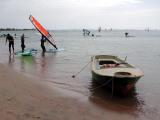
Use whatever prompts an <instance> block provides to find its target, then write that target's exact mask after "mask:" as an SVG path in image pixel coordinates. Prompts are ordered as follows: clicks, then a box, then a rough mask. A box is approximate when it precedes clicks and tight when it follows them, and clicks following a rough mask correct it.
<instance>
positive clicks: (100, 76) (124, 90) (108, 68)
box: [91, 55, 144, 95]
mask: <svg viewBox="0 0 160 120" xmlns="http://www.w3.org/2000/svg"><path fill="white" fill-rule="evenodd" d="M91 60H92V61H91V69H92V79H93V80H94V81H95V82H97V83H100V84H101V85H102V86H106V87H107V88H109V89H112V90H113V91H114V92H118V93H120V94H123V95H127V94H128V93H129V92H130V91H131V90H132V89H133V88H134V86H135V84H136V82H137V81H138V79H139V78H141V77H142V76H143V75H144V74H143V72H142V71H141V70H140V69H138V68H135V67H134V66H132V65H130V64H128V63H127V62H126V61H125V60H121V59H120V58H118V57H117V56H113V55H96V56H93V57H92V58H91Z"/></svg>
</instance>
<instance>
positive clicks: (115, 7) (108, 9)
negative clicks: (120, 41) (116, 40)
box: [0, 0, 160, 29]
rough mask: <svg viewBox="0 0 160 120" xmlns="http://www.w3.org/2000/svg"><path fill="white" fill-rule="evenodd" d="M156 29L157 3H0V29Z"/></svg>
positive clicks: (17, 0) (80, 0) (31, 0)
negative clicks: (37, 23) (35, 21)
mask: <svg viewBox="0 0 160 120" xmlns="http://www.w3.org/2000/svg"><path fill="white" fill-rule="evenodd" d="M30 14H32V15H33V16H35V18H37V19H38V20H39V21H40V22H41V23H42V24H43V25H44V26H45V27H46V28H47V29H81V28H90V29H97V28H98V27H99V26H101V27H102V28H117V29H145V28H147V27H149V28H151V29H160V0H0V15H1V16H0V28H7V27H9V28H33V25H32V24H31V23H30V21H29V19H28V17H29V15H30Z"/></svg>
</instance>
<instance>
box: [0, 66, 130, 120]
mask: <svg viewBox="0 0 160 120" xmlns="http://www.w3.org/2000/svg"><path fill="white" fill-rule="evenodd" d="M0 68H1V69H0V106H1V107H0V116H1V120H85V119H87V120H89V119H90V120H97V119H101V120H102V119H106V118H109V117H111V116H112V118H113V116H114V114H113V113H111V112H109V111H108V112H104V111H103V110H100V109H99V108H98V107H96V106H94V105H93V104H91V103H87V102H84V101H81V100H80V99H79V98H78V97H77V96H76V97H71V96H67V95H65V94H62V93H61V92H59V91H58V89H57V90H56V88H55V89H54V88H50V87H48V86H47V84H45V83H44V82H40V81H38V82H37V81H34V80H32V78H29V77H26V76H24V75H21V74H19V73H17V72H15V71H13V70H11V69H9V68H8V67H7V66H4V65H3V64H0ZM122 118H123V115H122ZM124 118H127V116H126V115H125V116H124ZM117 119H118V118H117Z"/></svg>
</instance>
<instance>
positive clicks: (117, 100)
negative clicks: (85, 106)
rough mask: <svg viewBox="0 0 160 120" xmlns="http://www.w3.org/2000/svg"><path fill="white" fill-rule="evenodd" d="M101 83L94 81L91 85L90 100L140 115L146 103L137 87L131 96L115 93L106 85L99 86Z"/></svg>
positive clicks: (103, 105)
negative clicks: (140, 96) (139, 95)
mask: <svg viewBox="0 0 160 120" xmlns="http://www.w3.org/2000/svg"><path fill="white" fill-rule="evenodd" d="M99 86H100V84H98V83H96V82H94V81H92V82H91V86H90V88H89V89H90V92H91V95H90V97H89V98H90V99H89V100H90V101H91V102H92V103H94V104H96V105H98V106H100V107H103V108H105V109H108V110H111V111H114V112H118V113H127V114H131V115H134V116H138V113H139V112H141V111H142V107H143V105H144V104H145V102H144V100H143V99H142V98H139V97H138V94H137V93H136V88H135V89H134V90H133V91H132V93H131V94H129V96H120V95H115V94H114V95H113V96H112V93H111V91H109V90H108V89H107V88H106V87H105V86H101V87H99Z"/></svg>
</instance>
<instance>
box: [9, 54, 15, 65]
mask: <svg viewBox="0 0 160 120" xmlns="http://www.w3.org/2000/svg"><path fill="white" fill-rule="evenodd" d="M12 63H14V54H13V55H12V54H9V59H8V64H9V65H11V64H12Z"/></svg>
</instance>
